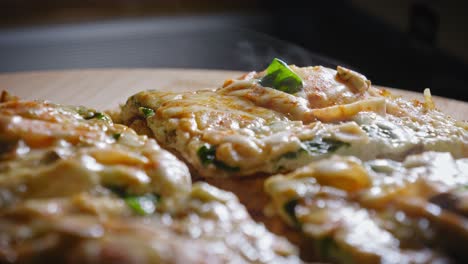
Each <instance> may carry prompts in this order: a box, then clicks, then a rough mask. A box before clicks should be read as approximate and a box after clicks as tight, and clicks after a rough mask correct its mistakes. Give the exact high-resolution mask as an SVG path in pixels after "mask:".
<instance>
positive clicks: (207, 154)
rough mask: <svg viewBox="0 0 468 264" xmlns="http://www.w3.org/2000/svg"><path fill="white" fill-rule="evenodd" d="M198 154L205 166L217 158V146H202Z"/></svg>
mask: <svg viewBox="0 0 468 264" xmlns="http://www.w3.org/2000/svg"><path fill="white" fill-rule="evenodd" d="M197 155H198V158H199V159H200V160H201V163H202V164H203V166H206V165H208V164H211V163H213V161H214V160H215V159H216V148H215V147H207V146H201V147H200V148H199V149H198V151H197Z"/></svg>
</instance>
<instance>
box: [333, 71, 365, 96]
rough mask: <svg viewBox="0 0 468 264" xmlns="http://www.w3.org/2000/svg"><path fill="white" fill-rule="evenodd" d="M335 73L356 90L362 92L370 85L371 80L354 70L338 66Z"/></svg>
mask: <svg viewBox="0 0 468 264" xmlns="http://www.w3.org/2000/svg"><path fill="white" fill-rule="evenodd" d="M336 71H337V72H336V75H337V76H338V78H339V79H340V80H342V81H344V82H345V83H348V84H349V85H350V87H352V88H353V89H354V90H356V92H358V93H363V92H365V91H367V90H369V88H370V87H371V82H370V81H369V80H367V79H366V77H365V76H364V75H362V74H360V73H357V72H355V71H352V70H349V69H346V68H344V67H341V66H338V67H337V68H336Z"/></svg>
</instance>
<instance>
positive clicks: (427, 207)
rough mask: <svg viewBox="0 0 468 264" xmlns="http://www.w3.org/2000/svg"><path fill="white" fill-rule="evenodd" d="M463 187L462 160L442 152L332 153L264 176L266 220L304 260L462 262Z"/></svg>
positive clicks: (466, 176)
mask: <svg viewBox="0 0 468 264" xmlns="http://www.w3.org/2000/svg"><path fill="white" fill-rule="evenodd" d="M467 186H468V159H467V158H463V159H454V158H453V157H452V155H451V154H449V153H441V152H425V153H422V154H416V155H410V156H407V157H406V158H405V160H403V161H401V162H398V161H394V160H390V159H377V160H370V161H366V162H362V161H361V160H359V159H357V158H355V157H346V156H332V157H330V158H326V159H322V160H319V161H315V162H311V163H310V164H309V165H307V166H304V167H302V168H299V169H297V170H295V171H293V172H291V173H288V174H284V175H276V176H273V177H271V178H269V179H268V180H267V181H266V182H265V191H266V192H267V193H268V194H269V196H270V198H271V204H270V206H269V207H268V208H267V212H269V213H270V215H272V219H271V220H270V221H271V223H269V221H266V223H269V225H270V226H271V228H276V231H277V232H279V233H283V234H285V235H286V236H289V237H294V236H295V237H296V242H297V243H298V244H299V245H301V248H302V249H303V250H302V252H303V253H304V254H306V256H305V257H306V258H311V259H320V260H328V261H332V262H337V263H461V262H462V260H463V259H466V258H467V257H468V255H467V253H466V250H465V245H466V243H468V206H467V205H468V190H467V189H466V187H467ZM274 216H277V217H280V218H281V220H282V224H283V225H287V226H288V227H285V226H282V225H281V223H278V221H277V220H278V219H275V217H274ZM273 224H274V225H273ZM293 230H294V231H293ZM298 236H299V237H300V238H297V237H298Z"/></svg>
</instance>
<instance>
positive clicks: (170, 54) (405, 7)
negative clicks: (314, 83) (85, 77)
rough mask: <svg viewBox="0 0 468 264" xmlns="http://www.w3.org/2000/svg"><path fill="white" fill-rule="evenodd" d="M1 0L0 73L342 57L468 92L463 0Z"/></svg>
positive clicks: (407, 81)
mask: <svg viewBox="0 0 468 264" xmlns="http://www.w3.org/2000/svg"><path fill="white" fill-rule="evenodd" d="M303 2H304V1H299V0H287V1H286V0H283V1H266V0H250V1H248V0H237V1H227V0H201V1H190V0H172V1H171V0H159V1H158V0H153V1H149V0H81V1H78V0H62V1H58V0H0V72H17V71H32V70H54V69H76V68H102V67H114V68H115V67H118V68H148V67H149V68H155V67H176V68H206V69H229V70H242V71H249V70H261V69H263V68H265V67H266V66H267V65H268V63H269V62H270V61H271V60H272V58H274V57H279V58H282V59H283V60H285V61H286V62H288V63H289V64H296V65H299V66H307V65H317V64H320V65H325V66H329V67H336V65H338V64H340V65H344V66H347V67H349V68H352V69H354V70H357V71H359V72H361V73H363V74H365V75H366V76H367V77H368V78H369V79H371V80H372V81H373V83H375V84H379V85H384V86H389V87H396V88H401V89H407V90H413V91H422V90H423V89H424V88H426V87H429V88H431V90H432V93H433V94H436V95H441V96H446V97H451V98H456V99H459V100H464V101H468V95H467V94H468V93H467V92H466V91H467V90H468V48H467V47H468V27H467V25H468V16H467V15H466V13H467V11H468V1H455V0H425V1H424V0H393V1H390V0H389V1H376V0H330V1H308V2H307V3H303Z"/></svg>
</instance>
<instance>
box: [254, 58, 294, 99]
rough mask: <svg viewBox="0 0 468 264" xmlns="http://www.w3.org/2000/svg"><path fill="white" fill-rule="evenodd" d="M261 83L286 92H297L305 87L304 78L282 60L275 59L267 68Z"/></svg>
mask: <svg viewBox="0 0 468 264" xmlns="http://www.w3.org/2000/svg"><path fill="white" fill-rule="evenodd" d="M260 85H262V86H264V87H271V88H274V89H276V90H280V91H283V92H286V93H290V94H293V93H297V92H299V91H300V90H302V88H303V83H302V79H301V78H300V77H299V76H298V75H297V74H296V73H295V72H293V71H292V70H291V68H289V66H288V65H287V64H286V63H285V62H284V61H282V60H279V59H277V58H275V59H273V61H272V62H271V64H270V65H269V66H268V68H267V69H266V75H265V76H264V77H263V78H262V79H261V80H260Z"/></svg>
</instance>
